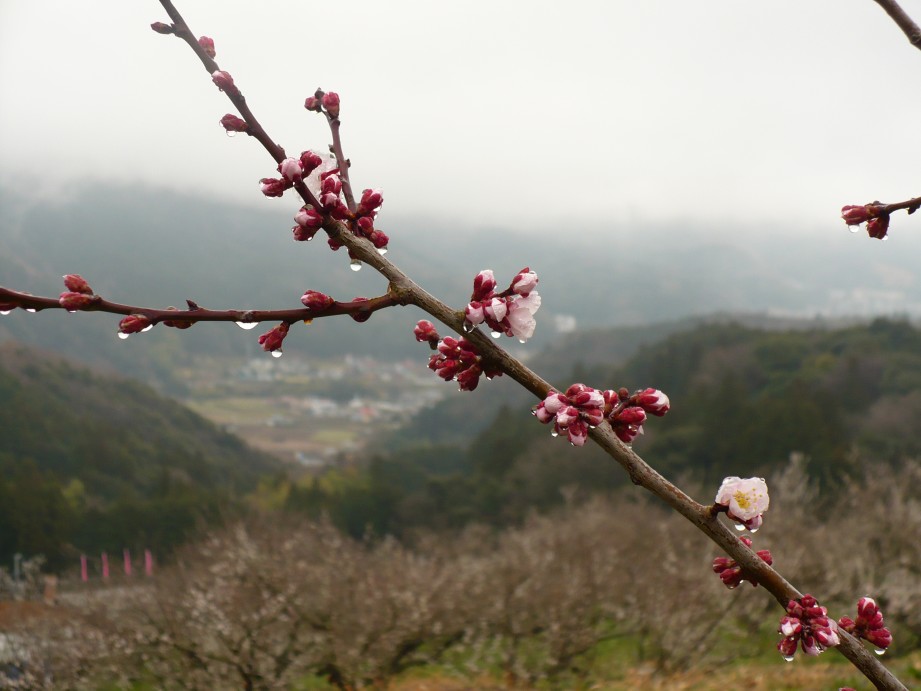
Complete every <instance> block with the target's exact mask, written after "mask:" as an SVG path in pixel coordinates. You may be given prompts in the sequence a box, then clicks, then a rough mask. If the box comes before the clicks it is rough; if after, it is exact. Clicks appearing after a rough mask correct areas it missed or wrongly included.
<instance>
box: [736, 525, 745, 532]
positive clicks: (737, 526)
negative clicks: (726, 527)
mask: <svg viewBox="0 0 921 691" xmlns="http://www.w3.org/2000/svg"><path fill="white" fill-rule="evenodd" d="M733 527H734V528H735V529H736V530H738V531H739V532H740V533H741V532H742V531H743V530H745V526H744V525H742V524H741V523H736V524H735V525H733Z"/></svg>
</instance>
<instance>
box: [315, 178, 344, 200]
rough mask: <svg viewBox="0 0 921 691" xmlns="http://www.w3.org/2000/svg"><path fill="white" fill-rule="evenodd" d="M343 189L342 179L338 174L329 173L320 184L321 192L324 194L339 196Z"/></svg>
mask: <svg viewBox="0 0 921 691" xmlns="http://www.w3.org/2000/svg"><path fill="white" fill-rule="evenodd" d="M341 191H342V180H340V179H339V176H338V175H335V174H333V175H329V176H327V177H325V178H323V182H322V183H321V184H320V192H321V193H323V194H335V195H336V196H339V193H340V192H341Z"/></svg>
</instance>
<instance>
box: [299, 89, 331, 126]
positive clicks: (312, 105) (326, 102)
mask: <svg viewBox="0 0 921 691" xmlns="http://www.w3.org/2000/svg"><path fill="white" fill-rule="evenodd" d="M304 108H306V109H307V110H312V111H313V112H315V113H322V112H323V111H326V114H327V115H328V116H329V117H330V119H331V120H335V119H336V118H338V117H339V94H337V93H336V92H335V91H330V92H329V93H325V92H324V91H323V90H322V89H317V90H316V91H315V92H314V94H313V96H308V97H307V99H306V100H305V101H304Z"/></svg>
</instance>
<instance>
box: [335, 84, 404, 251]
mask: <svg viewBox="0 0 921 691" xmlns="http://www.w3.org/2000/svg"><path fill="white" fill-rule="evenodd" d="M327 95H328V94H327ZM383 203H384V196H383V194H381V191H380V190H379V189H373V190H370V189H369V190H364V191H363V192H362V193H361V201H359V202H358V208H357V209H355V218H354V222H353V223H352V224H351V228H352V232H354V233H355V234H356V235H361V236H363V237H365V238H367V239H368V240H369V241H370V242H371V244H372V245H374V246H375V247H376V248H377V250H378V252H381V253H384V252H386V251H387V245H388V243H389V242H390V238H388V237H387V234H386V233H384V232H383V231H381V230H378V229H377V228H375V227H374V219H375V218H377V211H378V209H380V208H381V205H382V204H383Z"/></svg>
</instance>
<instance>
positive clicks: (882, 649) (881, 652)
mask: <svg viewBox="0 0 921 691" xmlns="http://www.w3.org/2000/svg"><path fill="white" fill-rule="evenodd" d="M873 652H874V653H876V654H877V655H885V654H886V650H885V649H884V648H877V649H876V650H874V651H873Z"/></svg>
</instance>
